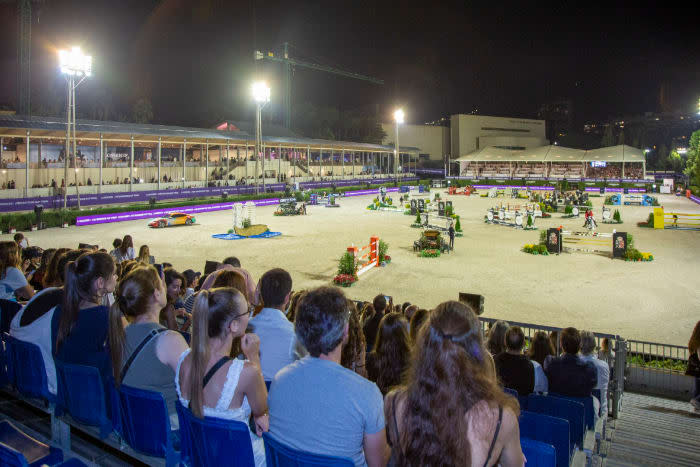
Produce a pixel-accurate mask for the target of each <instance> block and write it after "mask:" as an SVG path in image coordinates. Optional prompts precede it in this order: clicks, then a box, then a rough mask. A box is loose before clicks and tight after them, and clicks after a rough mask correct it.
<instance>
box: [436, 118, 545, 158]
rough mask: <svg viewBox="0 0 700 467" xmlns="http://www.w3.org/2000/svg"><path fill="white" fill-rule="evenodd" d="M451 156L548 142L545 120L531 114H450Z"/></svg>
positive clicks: (522, 147) (539, 144)
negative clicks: (531, 117)
mask: <svg viewBox="0 0 700 467" xmlns="http://www.w3.org/2000/svg"><path fill="white" fill-rule="evenodd" d="M450 135H451V158H452V159H456V158H458V157H460V156H463V155H465V154H469V153H471V152H473V151H476V150H477V149H481V148H484V147H487V146H493V147H497V148H501V149H509V150H522V149H527V148H532V147H538V146H545V145H547V144H548V143H549V142H548V141H547V137H546V135H545V121H544V120H532V119H527V118H510V117H488V116H483V115H464V114H458V115H452V117H451V118H450Z"/></svg>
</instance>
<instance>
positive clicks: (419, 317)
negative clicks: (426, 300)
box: [409, 308, 430, 344]
mask: <svg viewBox="0 0 700 467" xmlns="http://www.w3.org/2000/svg"><path fill="white" fill-rule="evenodd" d="M429 315H430V312H429V311H428V310H426V309H425V308H421V309H420V310H418V311H416V312H415V313H413V316H412V317H411V324H410V326H409V327H410V330H409V335H410V336H411V343H413V344H415V343H416V339H417V338H418V331H420V328H421V326H423V323H425V320H426V319H428V316H429Z"/></svg>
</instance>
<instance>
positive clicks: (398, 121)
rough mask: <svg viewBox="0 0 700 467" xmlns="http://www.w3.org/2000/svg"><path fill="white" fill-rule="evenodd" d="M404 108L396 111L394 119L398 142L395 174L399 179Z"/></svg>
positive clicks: (396, 144)
mask: <svg viewBox="0 0 700 467" xmlns="http://www.w3.org/2000/svg"><path fill="white" fill-rule="evenodd" d="M403 118H404V113H403V109H396V110H395V111H394V121H395V122H396V142H395V143H394V176H395V178H396V180H397V181H398V178H399V159H400V156H399V125H400V124H402V123H403Z"/></svg>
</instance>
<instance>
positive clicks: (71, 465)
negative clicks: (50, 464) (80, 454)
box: [55, 457, 88, 467]
mask: <svg viewBox="0 0 700 467" xmlns="http://www.w3.org/2000/svg"><path fill="white" fill-rule="evenodd" d="M55 467H88V466H87V464H86V463H85V462H83V461H81V460H80V459H78V458H77V457H74V458H72V459H68V460H67V461H65V462H61V463H60V464H57V465H56V466H55Z"/></svg>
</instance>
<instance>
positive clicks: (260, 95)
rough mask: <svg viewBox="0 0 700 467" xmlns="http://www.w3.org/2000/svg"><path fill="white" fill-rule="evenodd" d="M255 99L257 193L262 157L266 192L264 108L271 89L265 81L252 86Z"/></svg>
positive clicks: (263, 180) (257, 190)
mask: <svg viewBox="0 0 700 467" xmlns="http://www.w3.org/2000/svg"><path fill="white" fill-rule="evenodd" d="M252 92H253V99H254V100H255V104H256V105H255V193H258V192H259V187H258V159H260V157H261V155H262V183H263V192H264V191H265V153H264V149H263V146H262V108H263V107H265V104H267V103H268V102H270V87H269V86H268V85H267V83H266V82H264V81H256V82H255V83H253V86H252Z"/></svg>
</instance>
